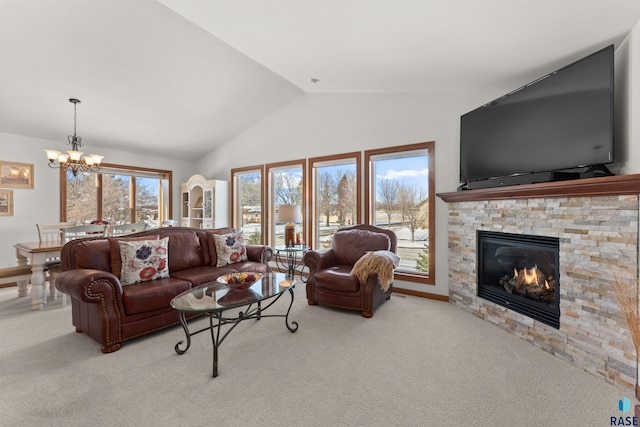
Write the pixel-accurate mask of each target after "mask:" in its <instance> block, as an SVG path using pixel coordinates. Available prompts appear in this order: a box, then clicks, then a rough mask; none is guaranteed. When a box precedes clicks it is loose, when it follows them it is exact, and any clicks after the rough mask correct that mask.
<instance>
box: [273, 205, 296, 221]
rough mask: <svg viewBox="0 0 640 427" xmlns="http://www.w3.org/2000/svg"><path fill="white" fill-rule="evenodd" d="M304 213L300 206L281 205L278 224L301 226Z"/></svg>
mask: <svg viewBox="0 0 640 427" xmlns="http://www.w3.org/2000/svg"><path fill="white" fill-rule="evenodd" d="M301 221H302V213H301V211H300V206H299V205H280V206H279V207H278V222H286V223H294V224H299V223H300V222H301Z"/></svg>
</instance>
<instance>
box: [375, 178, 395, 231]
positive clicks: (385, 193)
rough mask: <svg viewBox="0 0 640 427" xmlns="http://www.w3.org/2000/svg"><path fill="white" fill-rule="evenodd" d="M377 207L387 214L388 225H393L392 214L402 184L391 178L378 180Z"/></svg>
mask: <svg viewBox="0 0 640 427" xmlns="http://www.w3.org/2000/svg"><path fill="white" fill-rule="evenodd" d="M376 188H377V190H378V191H377V197H376V207H377V209H378V210H380V211H383V212H384V213H385V214H386V215H387V225H388V226H391V216H392V215H393V213H394V211H395V210H396V206H397V204H398V189H399V188H400V185H399V184H398V182H397V181H393V180H391V179H381V180H378V185H377V186H376Z"/></svg>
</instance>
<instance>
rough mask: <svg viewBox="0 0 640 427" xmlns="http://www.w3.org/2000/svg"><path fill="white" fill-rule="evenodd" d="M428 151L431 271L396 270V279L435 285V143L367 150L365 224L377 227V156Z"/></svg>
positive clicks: (365, 153)
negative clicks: (373, 163)
mask: <svg viewBox="0 0 640 427" xmlns="http://www.w3.org/2000/svg"><path fill="white" fill-rule="evenodd" d="M418 150H420V151H423V150H426V151H427V156H428V157H427V159H428V160H427V161H428V166H427V167H428V169H429V175H428V182H427V186H428V197H429V199H428V202H429V205H428V206H429V215H428V219H427V220H428V222H429V233H428V244H429V271H428V272H426V273H418V272H408V271H398V270H396V271H395V273H394V276H395V278H396V279H400V280H405V281H408V282H416V283H423V284H428V285H435V277H436V270H435V268H436V265H435V243H436V235H435V232H436V230H435V228H436V227H435V195H436V194H435V141H429V142H420V143H417V144H408V145H400V146H394V147H386V148H379V149H373V150H366V151H365V152H364V169H365V172H364V173H365V179H364V184H365V190H364V196H365V219H364V221H365V223H367V224H370V225H375V220H374V219H372V218H371V215H372V214H373V212H374V208H373V204H374V203H375V195H372V194H371V191H372V188H375V186H374V185H373V181H372V180H375V177H374V176H371V175H372V173H373V170H372V169H373V168H372V167H371V163H372V161H375V159H374V158H375V157H376V156H380V155H391V154H401V153H404V152H406V153H409V152H411V151H418Z"/></svg>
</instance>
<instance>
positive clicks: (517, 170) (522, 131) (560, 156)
mask: <svg viewBox="0 0 640 427" xmlns="http://www.w3.org/2000/svg"><path fill="white" fill-rule="evenodd" d="M611 162H613V45H611V46H608V47H606V48H604V49H602V50H600V51H598V52H595V53H593V54H591V55H589V56H587V57H585V58H583V59H581V60H579V61H576V62H574V63H573V64H571V65H568V66H566V67H564V68H561V69H559V70H558V71H555V72H553V73H551V74H548V75H546V76H544V77H542V78H540V79H538V80H535V81H534V82H532V83H529V84H528V85H525V86H523V87H521V88H519V89H516V90H514V91H513V92H510V93H508V94H507V95H504V96H502V97H500V98H498V99H496V100H494V101H491V102H489V103H487V104H485V105H483V106H482V107H479V108H477V109H475V110H473V111H471V112H469V113H467V114H465V115H463V116H461V118H460V181H461V183H462V185H461V186H460V187H459V189H460V190H463V189H474V188H485V187H497V186H502V185H515V184H533V183H536V182H547V181H556V180H562V179H575V178H580V177H592V176H601V175H610V174H611V172H609V170H608V169H607V168H606V166H604V165H606V164H609V163H611Z"/></svg>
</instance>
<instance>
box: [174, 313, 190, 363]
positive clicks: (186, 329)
mask: <svg viewBox="0 0 640 427" xmlns="http://www.w3.org/2000/svg"><path fill="white" fill-rule="evenodd" d="M180 324H181V325H182V329H184V334H185V335H186V336H187V346H186V347H185V348H184V350H183V349H181V348H180V346H181V345H182V344H183V343H184V341H180V342H178V343H177V344H176V346H175V347H174V349H175V351H176V353H178V354H184V353H185V352H186V351H187V350H189V347H191V334H190V333H189V326H187V319H186V318H185V312H184V311H181V312H180Z"/></svg>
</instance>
